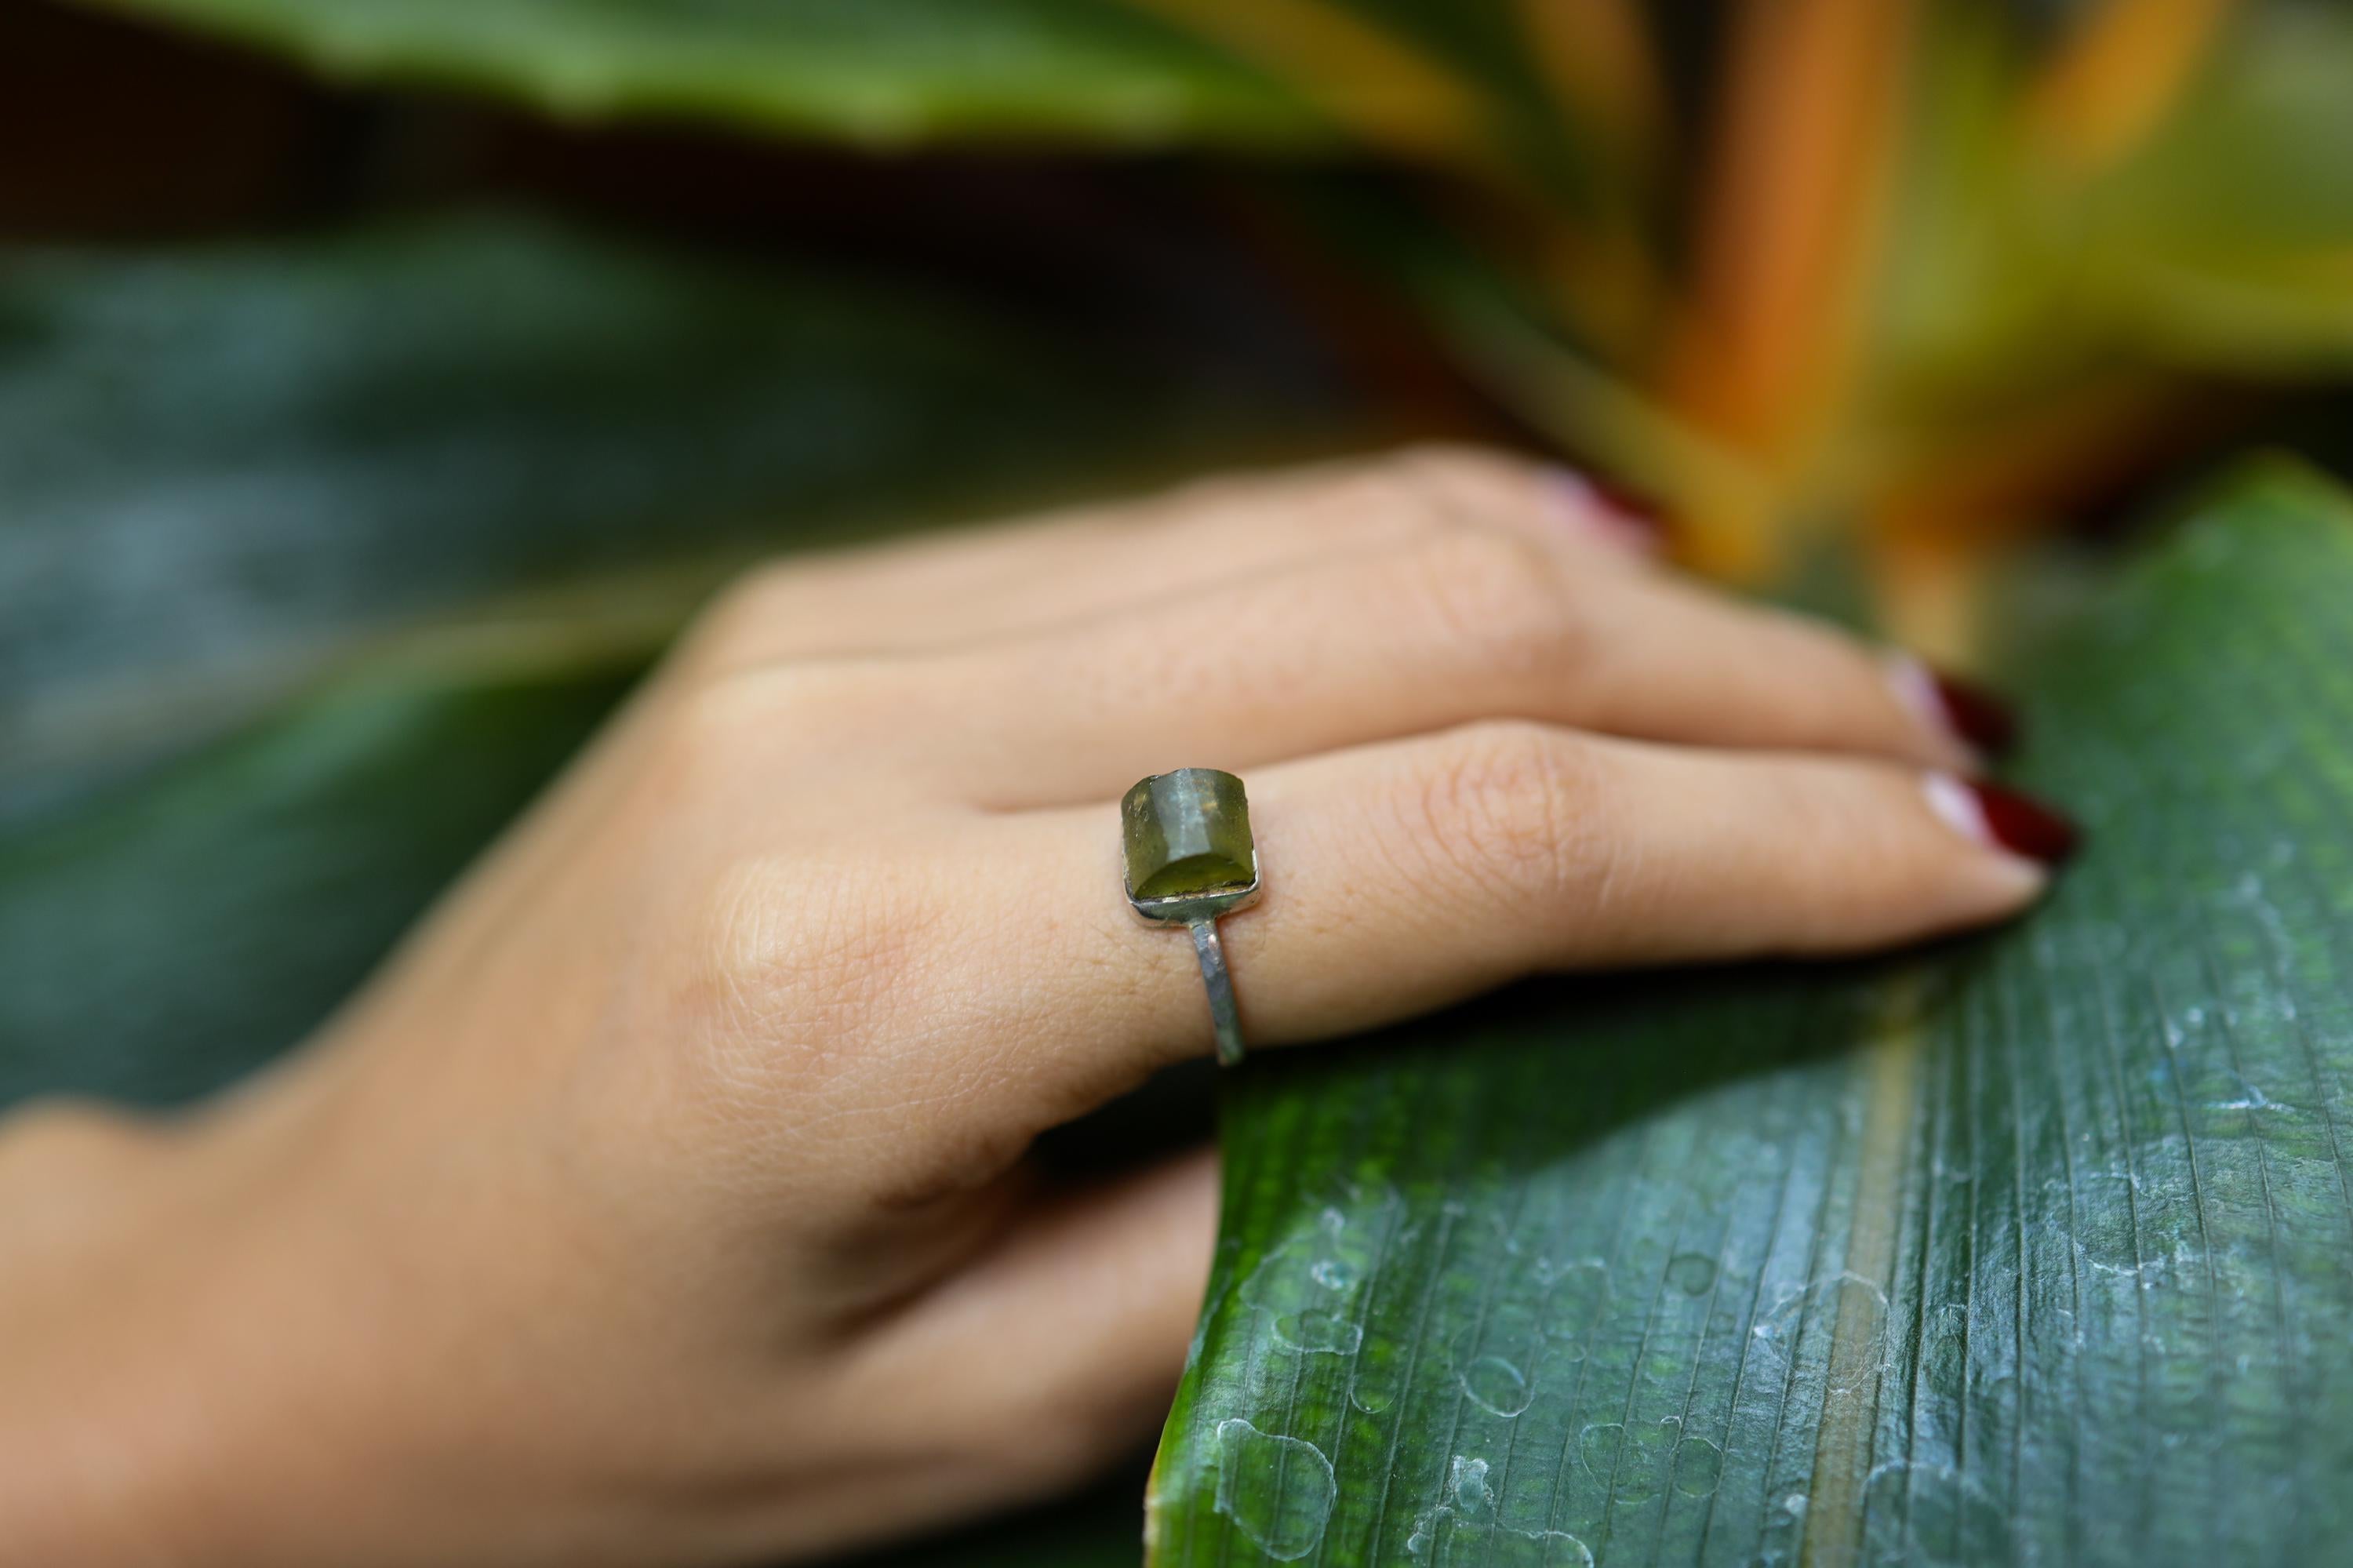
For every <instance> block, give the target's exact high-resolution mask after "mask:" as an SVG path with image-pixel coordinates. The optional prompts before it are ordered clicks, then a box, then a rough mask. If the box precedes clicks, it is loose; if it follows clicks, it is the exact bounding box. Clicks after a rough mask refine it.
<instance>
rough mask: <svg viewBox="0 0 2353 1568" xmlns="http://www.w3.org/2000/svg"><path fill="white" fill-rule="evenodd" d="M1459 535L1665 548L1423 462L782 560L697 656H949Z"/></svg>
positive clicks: (740, 597) (1523, 482) (1527, 490)
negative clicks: (1332, 560)
mask: <svg viewBox="0 0 2353 1568" xmlns="http://www.w3.org/2000/svg"><path fill="white" fill-rule="evenodd" d="M1458 527H1489V528H1499V529H1504V530H1507V531H1513V532H1516V533H1518V534H1520V535H1523V536H1525V537H1527V538H1529V539H1531V540H1534V541H1537V542H1540V543H1544V544H1546V545H1548V546H1553V547H1556V548H1559V549H1562V550H1565V551H1568V552H1571V553H1579V554H1583V555H1586V556H1595V557H1599V558H1600V559H1601V560H1603V561H1609V560H1612V559H1617V560H1621V561H1622V560H1630V559H1632V558H1634V557H1636V556H1640V555H1641V553H1643V552H1644V551H1646V550H1647V549H1649V548H1650V547H1651V546H1650V544H1649V543H1648V540H1649V539H1651V538H1654V537H1655V535H1645V534H1644V533H1643V531H1642V526H1641V524H1640V523H1639V521H1638V520H1637V519H1636V516H1635V514H1632V513H1630V512H1629V511H1627V510H1626V509H1625V508H1623V507H1622V506H1621V505H1620V504H1619V503H1615V502H1613V501H1612V500H1610V499H1609V497H1608V496H1606V495H1605V494H1604V493H1602V492H1600V491H1599V490H1597V489H1596V488H1595V487H1593V486H1592V485H1591V484H1589V483H1588V482H1585V481H1583V480H1581V479H1579V478H1578V477H1577V475H1575V474H1573V473H1571V472H1569V471H1567V470H1564V469H1559V468H1555V467H1552V466H1550V465H1548V464H1544V463H1539V462H1534V461H1528V460H1526V459H1523V458H1519V457H1514V456H1512V455H1510V454H1506V453H1502V452H1493V451H1482V450H1475V449H1468V448H1462V449H1456V448H1413V449H1409V450H1405V451H1402V452H1397V453H1388V454H1383V455H1381V456H1378V457H1376V458H1372V459H1364V458H1354V459H1348V460H1345V461H1337V462H1331V463H1324V464H1318V465H1314V466H1313V467H1308V468H1303V469H1297V470H1293V471H1285V472H1280V473H1276V474H1271V475H1264V474H1261V475H1244V476H1240V477H1226V478H1219V479H1211V480H1205V481H1198V482H1194V483H1192V484H1188V485H1185V486H1182V487H1179V488H1178V489H1176V490H1174V491H1171V492H1169V493H1166V494H1164V495H1159V496H1155V497H1151V498H1148V499H1145V500H1143V501H1136V502H1129V503H1122V504H1117V505H1111V506H1096V507H1088V508H1079V509H1072V510H1070V511H1067V512H1063V513H1060V514H1054V515H1051V516H1049V517H1047V518H1044V519H1041V520H1039V521H1037V522H1033V523H1029V524H1018V525H1015V526H1011V527H1004V526H998V527H989V528H982V529H976V530H970V531H966V532H961V533H958V534H954V535H926V536H924V537H922V538H919V539H912V540H906V541H902V542H899V543H895V544H892V545H889V546H880V547H874V548H869V549H865V550H858V551H846V552H842V553H839V554H837V555H833V556H818V557H805V558H801V559H795V560H786V561H781V562H778V563H777V564H776V566H774V567H769V568H765V569H764V570H762V571H760V572H758V573H756V574H754V576H753V577H750V578H748V579H746V581H745V582H744V584H743V585H741V586H740V587H739V588H737V589H736V590H735V591H733V593H731V594H730V596H729V597H728V599H726V600H725V601H723V604H722V605H721V606H720V607H719V608H718V609H716V610H714V611H713V613H712V617H710V618H709V624H708V625H707V626H706V627H705V628H703V629H702V630H701V631H699V632H698V636H697V641H698V642H699V643H701V644H702V645H703V647H704V650H705V654H704V656H705V658H706V659H707V661H708V666H709V667H710V668H712V669H713V670H719V669H727V668H744V667H747V666H750V665H754V664H761V663H771V662H777V661H780V660H785V659H792V658H805V657H809V656H813V655H818V654H840V653H850V652H898V651H905V650H909V649H916V648H936V647H944V646H951V645H954V644H955V643H959V642H965V641H974V640H976V639H981V638H987V637H993V636H1000V635H1003V634H1005V633H1008V632H1010V631H1015V630H1022V629H1025V628H1029V627H1035V626H1039V625H1044V624H1055V623H1062V622H1068V621H1072V620H1085V619H1088V618H1091V617H1094V616H1099V615H1103V614H1105V613H1108V612H1110V611H1112V610H1114V609H1120V608H1123V607H1126V606H1130V605H1140V604H1147V603H1151V602H1155V601H1157V600H1163V599H1166V598H1167V597H1168V596H1170V595H1172V594H1179V593H1183V592H1186V591H1187V590H1190V589H1194V588H1200V587H1203V586H1205V585H1208V584H1210V583H1216V582H1221V581H1228V580H1233V579H1238V578H1244V577H1249V576H1250V575H1252V574H1256V573H1261V572H1266V571H1271V570H1279V569H1282V568H1283V567H1287V566H1290V565H1293V564H1295V563H1298V562H1301V561H1306V560H1313V559H1316V558H1318V557H1321V556H1329V555H1332V554H1335V553H1338V552H1343V551H1350V550H1361V549H1365V548H1366V547H1370V546H1380V545H1383V544H1389V543H1397V542H1401V541H1403V540H1405V539H1408V538H1414V537H1421V536H1426V535H1430V534H1431V533H1435V532H1438V531H1441V530H1445V529H1451V528H1458Z"/></svg>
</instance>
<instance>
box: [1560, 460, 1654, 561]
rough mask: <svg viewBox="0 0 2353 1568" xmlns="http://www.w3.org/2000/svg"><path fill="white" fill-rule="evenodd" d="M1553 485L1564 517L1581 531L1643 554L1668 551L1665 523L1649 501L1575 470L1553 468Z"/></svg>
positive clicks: (1648, 554)
mask: <svg viewBox="0 0 2353 1568" xmlns="http://www.w3.org/2000/svg"><path fill="white" fill-rule="evenodd" d="M1551 482H1552V487H1553V492H1554V493H1555V494H1556V496H1558V497H1559V499H1560V510H1561V512H1562V514H1564V515H1566V516H1567V518H1568V520H1569V521H1570V522H1572V523H1574V524H1576V525H1577V526H1578V527H1579V528H1582V529H1584V530H1585V531H1586V532H1588V533H1589V534H1592V535H1596V536H1597V537H1599V538H1601V539H1603V540H1605V541H1607V542H1608V543H1609V544H1611V545H1615V546H1618V547H1619V548H1620V549H1626V550H1632V551H1635V552H1636V553H1638V554H1641V555H1645V556H1655V555H1659V554H1661V553H1662V552H1663V551H1664V550H1665V549H1666V547H1667V525H1666V521H1665V519H1664V518H1663V517H1662V516H1661V515H1660V514H1659V510H1658V508H1656V507H1655V506H1652V505H1651V504H1650V503H1648V502H1645V501H1643V500H1641V498H1640V497H1638V496H1635V495H1632V494H1630V493H1627V492H1625V491H1623V490H1620V489H1619V488H1618V487H1617V486H1615V485H1612V484H1606V483H1603V482H1601V481H1599V480H1596V479H1591V478H1588V476H1586V475H1584V474H1581V473H1579V472H1577V471H1576V470H1575V469H1569V468H1557V467H1556V468H1554V469H1553V470H1552V471H1551Z"/></svg>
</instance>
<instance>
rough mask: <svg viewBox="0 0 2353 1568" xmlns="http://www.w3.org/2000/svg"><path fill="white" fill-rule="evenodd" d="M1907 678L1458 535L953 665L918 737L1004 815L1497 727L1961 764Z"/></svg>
mask: <svg viewBox="0 0 2353 1568" xmlns="http://www.w3.org/2000/svg"><path fill="white" fill-rule="evenodd" d="M1910 668H1911V666H1908V665H1901V664H1898V663H1896V662H1894V661H1892V660H1891V659H1890V658H1889V656H1888V655H1887V654H1886V653H1885V652H1883V651H1881V650H1878V649H1874V648H1872V647H1869V646H1867V645H1865V644H1864V643H1862V642H1861V641H1857V640H1856V639H1854V638H1852V637H1850V636H1848V635H1846V634H1845V633H1843V632H1841V631H1838V630H1833V629H1832V628H1831V627H1829V626H1826V625H1823V624H1821V623H1820V622H1817V621H1812V620H1806V619H1804V618H1801V617H1799V616H1795V615H1790V614H1787V613H1783V612H1780V611H1778V610H1771V609H1759V608H1757V607H1754V606H1749V605H1744V604H1740V603H1738V602H1736V601H1734V600H1732V599H1727V598H1725V597H1723V596H1720V595H1717V594H1714V593H1711V592H1708V591H1706V590H1704V589H1701V588H1696V587H1694V586H1691V585H1689V584H1686V583H1683V582H1680V581H1678V580H1676V579H1674V578H1672V577H1668V576H1666V575H1664V574H1660V573H1651V572H1641V573H1631V574H1630V573H1623V572H1618V573H1597V572H1594V571H1591V570H1587V569H1581V568H1580V567H1578V566H1577V565H1576V564H1575V563H1573V562H1568V561H1565V560H1564V559H1563V557H1562V556H1559V555H1558V554H1557V553H1556V552H1554V551H1550V550H1547V549H1546V548H1544V547H1542V546H1536V545H1534V544H1531V543H1529V542H1528V541H1526V540H1525V539H1521V538H1517V537H1514V536H1513V535H1507V534H1504V533H1500V532H1496V531H1468V530H1466V531H1460V532H1455V533H1451V534H1445V535H1434V536H1432V537H1430V538H1429V539H1426V540H1419V541H1415V542H1412V543H1410V544H1408V545H1404V546H1398V547H1395V548H1391V549H1387V550H1380V551H1374V552H1357V553H1355V554H1353V555H1350V556H1346V557H1344V558H1342V559H1339V560H1337V561H1325V562H1319V563H1317V564H1315V565H1314V566H1309V567H1300V568H1297V569H1295V570H1293V571H1291V572H1288V573H1282V574H1277V575H1272V576H1265V577H1259V578H1257V579H1254V580H1251V581H1249V582H1245V583H1240V584H1233V585H1226V586H1221V587H1219V588H1215V589H1213V590H1210V591H1207V592H1204V593H1200V594H1196V595H1191V596H1179V597H1176V598H1174V599H1171V600H1170V601H1168V602H1167V603H1166V604H1165V605H1163V606H1160V607H1156V608H1155V609H1149V610H1145V611H1140V612H1138V613H1136V614H1134V615H1129V616H1122V617H1117V618H1113V619H1111V620H1103V621H1096V622H1091V623H1089V624H1087V625H1085V626H1082V627H1076V628H1071V629H1068V630H1063V631H1060V632H1055V633H1050V634H1047V635H1043V636H1039V637H1033V638H1024V639H1020V640H1018V641H1012V642H1008V643H1005V644H1002V645H999V646H997V647H992V648H987V649H983V650H977V651H967V652H962V653H958V654H955V655H951V656H949V658H948V660H947V662H946V663H945V664H944V668H942V669H940V670H937V671H931V672H927V673H926V680H925V682H924V683H923V690H922V691H921V692H920V693H919V694H917V697H916V700H917V702H918V703H919V704H920V703H928V704H933V705H936V709H937V711H936V712H935V713H934V714H933V715H932V716H931V717H929V718H928V719H925V720H922V721H919V724H920V727H921V730H922V732H923V734H925V735H926V736H929V737H932V738H931V740H930V741H929V742H928V743H927V748H926V754H925V759H926V760H927V761H928V762H930V763H931V764H932V765H933V766H934V767H936V768H938V770H939V774H940V778H941V779H942V781H943V782H944V784H946V785H948V786H950V787H952V788H953V789H955V790H956V791H957V792H958V793H960V794H962V795H964V796H965V798H967V799H973V800H979V801H981V802H982V803H984V804H987V805H991V806H999V807H1020V806H1031V805H1041V804H1060V803H1064V802H1069V801H1075V800H1093V799H1099V798H1101V797H1103V796H1105V795H1110V794H1115V793H1117V792H1118V791H1119V790H1120V789H1124V788H1125V787H1126V786H1127V785H1128V784H1130V783H1132V782H1134V780H1135V779H1138V778H1140V777H1142V776H1143V775H1145V774H1146V773H1154V772H1162V771H1166V770H1167V769H1168V768H1178V767H1193V766H1215V767H1221V768H1229V769H1235V768H1245V767H1251V766H1256V765H1259V764H1262V763H1266V762H1270V761H1277V760H1281V759H1283V758H1293V757H1300V756H1305V755H1309V754H1312V753H1314V752H1318V751H1325V750H1332V749H1335V748H1338V747H1346V746H1354V745H1359V744H1362V743H1365V742H1368V741H1376V740H1387V739H1395V738H1398V737H1402V736H1409V735H1417V734H1421V733H1424V732H1427V731H1430V730H1437V729H1444V728H1448V727H1451V726H1456V725H1461V724H1468V723H1472V722H1475V721H1478V720H1482V719H1491V718H1521V719H1531V720H1537V721H1541V722H1546V723H1556V724H1566V725H1573V726H1577V727H1579V728H1585V729H1595V730H1601V731H1605V732H1608V733H1610V734H1615V735H1620V736H1633V737H1639V738H1643V739H1651V740H1666V741H1678V742H1685V743H1693V744H1703V745H1711V746H1727V747H1773V748H1777V749H1787V750H1823V751H1852V752H1862V753H1873V754H1878V755H1882V756H1885V757H1890V758H1901V759H1905V760H1908V761H1913V762H1917V763H1921V764H1924V765H1926V766H1932V767H1944V768H1966V767H1968V766H1970V765H1971V763H1972V760H1973V758H1972V754H1971V752H1970V750H1969V748H1968V747H1967V745H1966V744H1965V743H1964V742H1963V741H1962V740H1961V739H1960V738H1959V736H1957V734H1956V733H1955V732H1954V731H1953V730H1952V729H1951V728H1950V727H1948V726H1947V725H1946V724H1945V723H1944V722H1942V721H1941V720H1940V719H1939V717H1938V716H1937V715H1936V710H1934V709H1933V708H1932V707H1930V706H1928V705H1925V704H1922V703H1919V702H1917V701H1915V700H1911V698H1910V696H1909V694H1910V692H1911V691H1912V690H1913V686H1912V683H1910V682H1909V681H1908V680H1902V679H1899V678H1898V676H1899V673H1902V672H1905V671H1907V670H1909V669H1910ZM973 715H984V717H985V722H979V723H976V722H974V718H973Z"/></svg>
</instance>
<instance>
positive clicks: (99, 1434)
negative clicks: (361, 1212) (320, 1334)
mask: <svg viewBox="0 0 2353 1568" xmlns="http://www.w3.org/2000/svg"><path fill="white" fill-rule="evenodd" d="M243 1109H244V1107H241V1106H240V1107H237V1108H236V1109H233V1110H232V1109H224V1110H221V1111H216V1112H213V1113H210V1114H207V1115H205V1116H202V1117H198V1118H191V1119H188V1120H185V1121H174V1122H163V1121H152V1122H151V1121H145V1120H141V1119H137V1118H132V1117H128V1116H124V1115H120V1114H116V1113H112V1112H107V1111H102V1110H94V1109H90V1108H85V1107H79V1106H62V1105H60V1106H48V1105H44V1106H37V1107H30V1108H27V1109H26V1110H25V1111H22V1112H19V1113H17V1114H16V1115H14V1116H11V1117H9V1118H5V1119H0V1251H5V1254H6V1255H7V1257H8V1259H9V1262H8V1266H7V1268H6V1269H5V1274H0V1518H5V1519H6V1520H8V1521H9V1525H8V1534H9V1543H10V1550H11V1551H18V1550H21V1551H24V1552H26V1553H27V1557H26V1560H27V1561H37V1562H40V1563H45V1564H55V1565H58V1568H75V1565H78V1564H80V1563H106V1564H110V1565H111V1564H119V1563H157V1564H166V1563H168V1564H172V1565H173V1568H198V1565H203V1564H210V1563H231V1562H237V1563H257V1562H260V1561H265V1560H269V1559H268V1557H267V1555H266V1553H259V1554H258V1553H256V1552H254V1551H252V1550H251V1548H252V1547H253V1546H254V1545H255V1544H257V1542H256V1541H255V1537H254V1531H255V1527H257V1526H258V1525H259V1523H260V1522H262V1521H264V1520H269V1518H270V1517H271V1515H272V1513H273V1512H274V1511H280V1510H284V1508H285V1504H286V1499H287V1496H288V1494H287V1492H286V1490H285V1486H286V1481H287V1477H286V1474H285V1471H284V1469H283V1468H282V1466H281V1461H282V1460H283V1459H284V1458H285V1457H286V1456H285V1455H284V1454H283V1453H280V1452H277V1451H274V1450H280V1449H285V1448H288V1447H289V1446H290V1436H291V1433H290V1426H291V1425H292V1424H291V1423H289V1422H287V1421H286V1420H285V1419H284V1418H283V1414H282V1405H281V1402H280V1395H281V1394H282V1393H283V1389H282V1387H281V1386H280V1385H281V1383H283V1381H284V1380H285V1379H287V1378H289V1377H291V1376H299V1375H300V1372H299V1370H298V1368H299V1366H300V1363H301V1360H302V1359H303V1358H301V1357H300V1356H299V1355H297V1354H294V1353H292V1351H293V1349H294V1347H295V1346H296V1345H297V1344H298V1343H300V1342H301V1341H303V1340H315V1339H316V1335H317V1330H316V1326H315V1325H313V1324H310V1323H304V1322H300V1321H296V1320H293V1319H291V1318H290V1317H281V1315H280V1314H281V1309H282V1310H283V1311H284V1312H285V1313H288V1314H299V1313H300V1312H301V1297H300V1296H299V1294H298V1295H297V1296H294V1297H291V1298H290V1297H288V1296H287V1295H286V1294H285V1293H284V1292H282V1291H280V1290H279V1289H277V1288H275V1287H276V1286H277V1285H278V1283H279V1282H278V1281H277V1280H276V1279H274V1278H272V1277H270V1276H271V1275H272V1274H274V1273H275V1272H276V1271H277V1270H278V1269H280V1267H282V1266H283V1265H282V1263H281V1262H280V1261H279V1260H278V1259H277V1258H275V1257H274V1256H273V1255H272V1253H273V1249H272V1247H271V1245H270V1242H271V1236H270V1228H271V1224H272V1218H271V1214H270V1209H271V1190H272V1189H274V1188H279V1187H280V1181H279V1179H278V1178H277V1175H276V1173H277V1172H278V1171H280V1160H279V1159H278V1152H279V1151H278V1150H276V1149H275V1147H274V1146H272V1145H271V1144H270V1143H269V1140H268V1139H265V1138H262V1137H260V1136H258V1134H259V1132H260V1131H261V1128H260V1127H259V1125H258V1124H257V1122H256V1120H255V1118H251V1117H249V1116H247V1115H244V1114H240V1113H241V1112H242V1111H243ZM264 1119H265V1120H266V1118H264ZM317 1436H319V1435H318V1434H315V1433H314V1434H311V1437H312V1438H313V1439H315V1438H316V1437H317Z"/></svg>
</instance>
